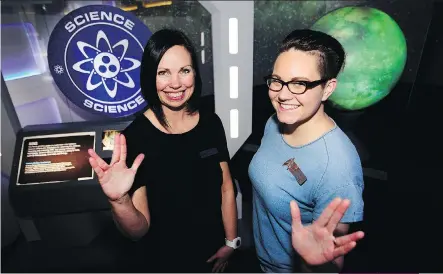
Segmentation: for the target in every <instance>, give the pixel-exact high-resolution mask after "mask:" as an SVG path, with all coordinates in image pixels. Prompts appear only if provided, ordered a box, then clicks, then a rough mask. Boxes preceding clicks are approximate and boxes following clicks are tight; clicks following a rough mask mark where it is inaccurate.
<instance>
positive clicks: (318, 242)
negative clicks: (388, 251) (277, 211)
mask: <svg viewBox="0 0 443 274" xmlns="http://www.w3.org/2000/svg"><path fill="white" fill-rule="evenodd" d="M349 204H350V201H349V200H341V199H340V198H336V199H334V200H333V201H332V202H331V203H330V204H329V205H328V206H327V207H326V208H325V210H323V212H322V214H321V215H320V217H319V218H318V219H317V220H316V221H315V222H313V223H312V224H311V225H308V226H303V225H302V223H301V218H300V210H299V208H298V206H297V203H296V202H295V201H291V203H290V206H291V215H292V246H293V247H294V249H295V250H296V251H297V253H298V254H299V255H300V256H301V257H302V258H303V259H304V260H305V261H306V263H308V264H310V265H321V264H324V263H327V262H330V261H332V260H334V259H335V258H337V257H339V256H342V255H345V254H347V253H348V252H349V251H351V250H352V249H353V248H354V247H355V246H356V241H358V240H360V239H362V238H363V237H364V233H363V232H362V231H358V232H354V233H352V234H348V235H345V236H341V237H337V238H335V237H334V235H333V232H334V230H335V228H336V227H337V225H338V223H339V222H340V220H341V218H342V217H343V215H344V214H345V212H346V210H347V209H348V207H349Z"/></svg>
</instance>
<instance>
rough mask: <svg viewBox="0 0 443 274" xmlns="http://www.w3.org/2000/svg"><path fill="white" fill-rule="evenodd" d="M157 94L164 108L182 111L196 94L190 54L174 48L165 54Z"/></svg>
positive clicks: (157, 81)
mask: <svg viewBox="0 0 443 274" xmlns="http://www.w3.org/2000/svg"><path fill="white" fill-rule="evenodd" d="M156 85H157V93H158V96H159V98H160V101H161V103H162V104H163V106H165V107H167V108H170V109H181V108H183V107H184V106H185V105H186V102H187V101H188V100H189V98H190V97H191V95H192V93H193V92H194V70H193V68H192V59H191V55H190V54H189V52H188V51H187V50H186V49H185V48H184V47H183V46H173V47H172V48H170V49H169V50H167V51H166V52H165V54H164V55H163V57H162V59H161V60H160V63H159V64H158V68H157V77H156Z"/></svg>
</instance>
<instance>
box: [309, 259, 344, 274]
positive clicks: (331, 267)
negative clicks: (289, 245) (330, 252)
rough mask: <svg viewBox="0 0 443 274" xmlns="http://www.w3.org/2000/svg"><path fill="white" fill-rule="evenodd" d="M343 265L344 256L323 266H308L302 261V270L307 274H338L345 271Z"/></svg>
mask: <svg viewBox="0 0 443 274" xmlns="http://www.w3.org/2000/svg"><path fill="white" fill-rule="evenodd" d="M343 264H344V257H343V256H341V257H338V258H336V259H335V260H333V261H330V262H328V263H325V264H322V265H308V264H307V263H306V262H304V261H303V260H302V267H301V270H302V271H303V272H305V273H338V272H340V271H341V270H342V269H343Z"/></svg>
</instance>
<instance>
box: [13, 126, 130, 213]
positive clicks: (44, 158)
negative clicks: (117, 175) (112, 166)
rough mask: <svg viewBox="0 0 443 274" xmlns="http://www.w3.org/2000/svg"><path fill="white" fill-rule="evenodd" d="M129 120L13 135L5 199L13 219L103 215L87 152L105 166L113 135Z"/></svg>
mask: <svg viewBox="0 0 443 274" xmlns="http://www.w3.org/2000/svg"><path fill="white" fill-rule="evenodd" d="M131 121H132V119H131V120H119V121H103V122H75V123H64V124H52V125H51V124H49V125H33V126H27V127H25V128H23V129H22V130H20V131H19V133H18V134H17V141H16V147H15V153H14V159H13V167H12V172H11V179H10V188H9V192H10V193H9V194H10V200H11V204H12V207H13V208H14V210H15V212H16V214H17V216H19V217H21V218H44V217H48V216H53V215H61V214H73V213H82V212H92V211H100V210H108V209H110V207H109V202H108V201H107V198H106V196H105V195H104V193H103V192H102V190H101V187H100V185H99V182H98V181H97V176H96V174H95V173H94V170H93V169H92V167H91V165H90V164H89V154H88V149H90V148H92V149H94V150H95V151H96V152H97V154H98V155H99V156H100V157H102V158H104V159H105V161H108V162H109V161H110V159H111V156H112V150H113V137H114V134H115V133H117V132H119V131H122V130H123V129H125V128H126V127H127V126H128V125H129V124H130V122H131Z"/></svg>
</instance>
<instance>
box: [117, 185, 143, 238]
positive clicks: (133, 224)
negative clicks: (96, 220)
mask: <svg viewBox="0 0 443 274" xmlns="http://www.w3.org/2000/svg"><path fill="white" fill-rule="evenodd" d="M110 203H111V207H112V209H111V211H112V215H113V218H114V221H115V223H116V225H117V227H118V228H119V230H120V231H121V232H122V233H123V234H124V235H125V236H126V237H128V238H131V239H132V240H138V239H140V238H141V237H143V235H145V234H146V232H148V229H149V223H148V221H147V220H146V218H145V216H144V215H143V214H142V213H141V212H140V211H138V210H137V209H136V208H135V206H134V204H133V203H132V200H131V197H130V196H129V195H128V194H126V195H125V196H123V197H122V198H121V199H119V201H111V202H110Z"/></svg>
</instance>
